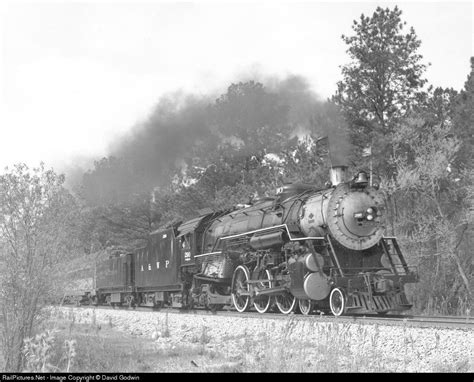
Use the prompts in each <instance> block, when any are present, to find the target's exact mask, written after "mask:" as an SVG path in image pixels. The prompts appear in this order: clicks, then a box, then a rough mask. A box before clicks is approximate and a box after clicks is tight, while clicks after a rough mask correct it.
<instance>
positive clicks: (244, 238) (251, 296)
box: [93, 167, 418, 316]
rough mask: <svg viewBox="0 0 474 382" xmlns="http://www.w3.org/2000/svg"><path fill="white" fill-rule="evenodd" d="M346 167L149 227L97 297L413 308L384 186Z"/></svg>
mask: <svg viewBox="0 0 474 382" xmlns="http://www.w3.org/2000/svg"><path fill="white" fill-rule="evenodd" d="M346 170H347V169H346V168H345V167H334V168H332V169H331V173H330V184H329V185H328V187H327V188H325V189H322V190H321V189H317V188H315V187H314V186H313V185H311V184H303V183H294V184H287V185H284V186H283V187H281V189H279V190H278V192H277V194H276V196H275V197H272V198H262V199H260V200H256V201H254V202H253V203H252V204H248V205H239V206H236V207H235V208H232V209H229V210H226V211H217V212H216V211H211V210H209V211H207V212H205V211H204V212H203V213H202V214H201V216H198V217H196V218H194V219H192V220H189V221H186V222H184V223H180V224H177V225H174V226H171V227H168V228H167V229H165V230H158V231H155V232H153V233H152V234H151V235H150V240H149V243H148V245H147V246H146V247H145V248H141V249H139V250H137V251H136V252H135V253H132V254H126V255H122V256H120V257H117V258H111V259H109V263H108V264H106V265H105V267H106V268H107V269H108V272H109V273H111V275H109V276H107V277H98V278H97V282H96V288H97V290H96V291H95V292H94V293H93V295H94V296H96V297H95V300H94V301H96V302H98V303H100V302H108V303H118V304H121V303H124V302H125V303H128V304H130V305H136V304H138V305H146V306H167V305H168V306H174V307H184V308H192V307H197V306H202V307H206V308H210V309H219V308H222V307H224V306H225V305H232V306H233V307H234V308H235V309H236V310H237V311H238V312H244V311H246V310H249V309H255V310H257V311H258V312H260V313H265V312H268V311H270V310H273V309H277V310H278V311H280V312H281V313H284V314H288V313H290V312H293V311H295V310H296V309H299V311H300V312H301V313H303V314H309V313H311V312H312V311H314V310H319V311H323V312H324V311H329V312H331V313H332V314H334V315H336V316H339V315H342V314H352V313H379V314H384V313H387V312H389V311H401V310H406V309H410V307H411V304H410V303H409V302H408V300H407V297H406V294H405V284H407V283H413V282H416V281H417V280H418V276H417V273H416V269H415V268H413V267H409V266H408V265H407V263H406V261H405V259H404V257H403V254H402V252H401V250H400V247H399V245H398V243H397V241H396V238H394V237H386V236H384V232H385V200H384V197H383V194H382V192H381V191H380V190H378V185H375V184H374V185H372V184H371V181H370V180H369V179H368V176H367V174H366V173H365V172H359V173H357V174H356V175H355V176H354V177H353V178H352V179H350V180H347V179H346V177H347V175H346ZM114 272H115V276H114Z"/></svg>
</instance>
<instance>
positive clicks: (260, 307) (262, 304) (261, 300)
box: [253, 269, 272, 313]
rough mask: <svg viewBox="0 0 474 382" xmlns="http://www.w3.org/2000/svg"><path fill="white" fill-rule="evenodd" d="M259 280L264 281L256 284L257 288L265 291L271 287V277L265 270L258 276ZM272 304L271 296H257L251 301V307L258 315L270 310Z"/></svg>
mask: <svg viewBox="0 0 474 382" xmlns="http://www.w3.org/2000/svg"><path fill="white" fill-rule="evenodd" d="M258 279H259V280H265V281H262V282H260V283H258V285H257V287H258V288H260V289H267V288H271V287H272V275H271V273H270V271H269V270H268V269H267V270H265V271H262V272H260V273H259V275H258ZM271 303H272V298H271V296H268V295H263V296H257V297H255V298H254V300H253V306H254V307H255V309H256V310H257V312H258V313H266V312H268V310H269V309H270V306H271Z"/></svg>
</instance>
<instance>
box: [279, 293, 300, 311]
mask: <svg viewBox="0 0 474 382" xmlns="http://www.w3.org/2000/svg"><path fill="white" fill-rule="evenodd" d="M276 304H277V306H278V309H279V310H280V312H282V313H283V314H289V313H291V312H293V310H294V309H295V307H296V297H295V296H293V295H291V294H290V293H288V292H286V293H283V294H280V295H278V296H276Z"/></svg>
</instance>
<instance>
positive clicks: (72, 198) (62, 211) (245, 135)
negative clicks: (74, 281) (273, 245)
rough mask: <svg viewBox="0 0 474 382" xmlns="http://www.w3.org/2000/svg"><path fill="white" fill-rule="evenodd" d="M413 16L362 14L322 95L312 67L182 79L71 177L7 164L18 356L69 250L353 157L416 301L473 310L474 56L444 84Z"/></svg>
mask: <svg viewBox="0 0 474 382" xmlns="http://www.w3.org/2000/svg"><path fill="white" fill-rule="evenodd" d="M401 15H402V12H401V11H400V10H399V9H398V8H397V7H395V8H394V9H382V8H377V9H376V10H375V12H374V14H373V15H372V16H365V15H362V16H361V17H360V19H358V20H355V21H354V23H353V32H354V33H353V35H351V36H342V39H343V41H344V43H345V44H346V45H347V53H348V56H349V63H347V64H346V65H344V66H342V80H341V81H340V82H339V83H338V86H337V89H336V91H335V94H334V96H333V97H331V99H328V100H320V99H319V98H318V97H317V96H316V95H315V94H314V93H313V92H312V91H311V90H310V88H309V86H308V84H307V83H306V82H305V80H304V79H302V78H300V77H289V78H286V79H283V80H281V79H280V80H279V79H265V80H262V81H261V82H259V81H247V82H239V83H233V84H231V85H230V86H229V87H228V89H227V91H226V92H225V93H224V94H222V95H219V96H214V97H210V96H209V97H198V96H192V95H186V94H182V93H177V94H174V95H169V96H167V97H163V98H162V99H161V100H160V101H159V102H158V104H157V106H156V107H155V109H154V110H153V111H152V113H151V114H150V116H149V118H148V119H147V120H146V121H145V122H143V123H141V124H139V125H137V126H136V127H135V128H134V129H133V130H132V133H130V135H129V136H128V137H126V138H125V139H122V140H120V141H119V142H117V143H116V144H115V146H114V148H113V150H112V154H111V155H110V156H109V157H107V158H103V159H101V160H98V161H96V162H95V165H94V168H92V169H90V170H89V171H87V172H86V173H85V174H84V176H83V177H82V179H80V180H79V182H77V183H78V184H76V186H75V187H74V188H73V189H71V190H69V191H68V190H67V189H65V187H64V178H63V177H62V176H58V175H56V174H55V173H54V172H53V171H50V170H46V169H45V168H44V166H42V167H40V168H38V169H35V170H33V171H32V170H30V169H28V168H26V166H24V165H18V166H16V167H15V168H14V169H11V170H7V171H6V172H5V173H4V174H3V175H1V176H0V209H1V210H0V229H1V230H0V271H1V272H0V287H1V288H0V292H1V293H0V307H1V308H2V310H1V312H0V324H1V327H2V333H1V334H2V341H3V342H2V345H3V349H9V350H8V352H7V353H6V354H4V355H3V357H4V359H5V364H6V369H7V370H19V369H20V368H21V362H22V353H21V349H22V344H23V339H24V338H26V337H28V336H29V335H30V334H31V330H32V328H33V326H34V323H35V322H36V320H37V319H38V317H39V312H40V310H39V307H40V306H42V305H43V304H44V303H46V302H47V299H46V298H47V297H51V296H54V293H55V287H54V285H57V284H55V283H57V282H58V280H60V279H61V277H62V278H64V277H66V276H65V274H66V273H65V270H64V269H63V268H61V267H62V265H61V264H63V262H62V260H67V259H68V258H73V257H84V256H87V255H94V254H96V253H97V252H99V251H105V250H107V251H110V250H113V249H114V248H115V249H120V250H134V249H135V248H137V246H141V245H144V244H145V243H146V240H147V236H148V233H149V232H151V231H152V230H155V229H158V228H160V227H164V226H167V225H170V224H173V223H176V222H178V221H182V220H186V219H188V218H192V217H195V216H196V215H197V214H199V211H201V210H203V209H213V210H218V209H224V208H228V207H231V206H233V205H235V204H237V203H246V202H250V201H251V200H252V199H254V198H257V197H262V196H272V195H273V194H274V193H275V190H276V189H277V188H278V187H279V186H281V185H282V184H283V183H285V182H292V181H303V182H307V183H313V184H315V185H316V186H317V187H321V188H323V187H324V183H325V182H326V181H327V179H328V178H327V176H328V169H329V167H330V166H331V165H338V164H345V165H348V166H349V170H350V171H351V172H352V173H355V172H356V171H357V170H361V169H363V170H367V171H368V170H369V168H372V170H373V172H374V173H375V174H376V175H377V176H378V177H379V178H380V180H381V189H383V190H384V192H385V193H386V197H387V201H388V215H389V216H388V221H389V224H388V227H387V229H388V231H389V232H388V234H393V235H396V236H397V237H398V239H399V241H400V243H401V245H402V248H403V250H404V253H405V256H406V257H407V259H408V262H409V263H410V264H411V265H415V266H418V270H419V274H420V276H421V281H420V283H419V284H417V285H416V286H415V289H413V290H412V291H411V294H412V299H413V301H414V303H415V307H414V311H418V312H427V313H441V314H466V313H467V314H469V307H470V305H471V304H472V290H474V289H473V279H474V277H473V276H474V275H473V265H472V248H473V244H474V243H473V229H472V223H473V210H474V208H473V202H474V200H473V190H474V187H473V181H474V174H473V162H472V159H473V158H472V149H473V143H474V140H473V126H474V58H471V72H470V74H468V76H467V81H466V83H465V85H464V88H463V89H461V90H460V91H456V90H454V89H443V88H434V87H432V86H431V85H430V84H429V83H427V81H426V79H425V78H424V74H425V71H426V64H424V63H423V61H422V60H423V58H422V57H421V55H420V54H419V53H418V48H419V47H420V45H421V41H420V40H419V39H418V38H417V36H416V33H415V31H414V29H413V28H407V26H406V24H405V23H404V22H403V21H402V18H401ZM466 61H467V60H466ZM467 69H468V62H466V72H468V70H467ZM53 233H56V234H53ZM86 258H87V257H86ZM56 289H57V288H56Z"/></svg>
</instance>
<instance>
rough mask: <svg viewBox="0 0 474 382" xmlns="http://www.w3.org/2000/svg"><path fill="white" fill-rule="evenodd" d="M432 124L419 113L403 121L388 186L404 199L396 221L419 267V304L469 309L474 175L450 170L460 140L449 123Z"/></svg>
mask: <svg viewBox="0 0 474 382" xmlns="http://www.w3.org/2000/svg"><path fill="white" fill-rule="evenodd" d="M432 122H433V120H432V119H429V120H428V121H426V120H423V119H421V118H419V117H418V118H407V119H406V120H405V121H404V123H402V124H400V127H399V129H398V131H397V132H396V134H395V135H394V140H393V144H394V152H395V163H396V170H397V177H396V179H392V180H389V181H388V182H387V184H386V187H385V190H386V191H387V192H388V193H389V194H390V195H392V196H393V199H394V200H403V207H400V208H397V209H396V213H395V215H396V222H395V224H396V225H397V232H398V233H399V237H400V239H401V241H402V243H403V245H404V246H405V248H406V249H407V253H408V257H409V259H410V258H411V259H410V262H411V263H413V264H418V265H419V269H420V275H421V285H420V287H418V290H417V296H416V298H417V301H418V305H419V308H421V309H423V310H430V309H433V305H436V307H435V308H436V311H437V312H441V313H444V314H453V313H465V308H466V307H468V306H469V305H470V303H471V301H472V296H471V290H472V281H473V278H472V255H471V253H470V250H469V249H467V248H466V246H465V244H466V242H468V241H469V238H468V237H467V234H466V233H468V232H469V231H468V229H469V224H472V214H471V213H470V210H471V209H472V200H470V199H469V197H468V195H469V191H470V190H472V187H473V180H474V179H473V176H472V175H473V174H472V171H471V172H470V173H465V174H464V176H459V173H454V172H453V171H452V169H451V164H452V163H453V160H454V159H455V158H456V156H457V153H458V151H459V149H460V147H461V143H460V140H459V139H458V138H457V137H455V136H454V135H453V134H451V126H450V124H449V123H446V122H445V123H441V122H438V123H435V124H433V123H432ZM395 205H396V204H395ZM466 249H467V250H466ZM435 299H436V301H435Z"/></svg>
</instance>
